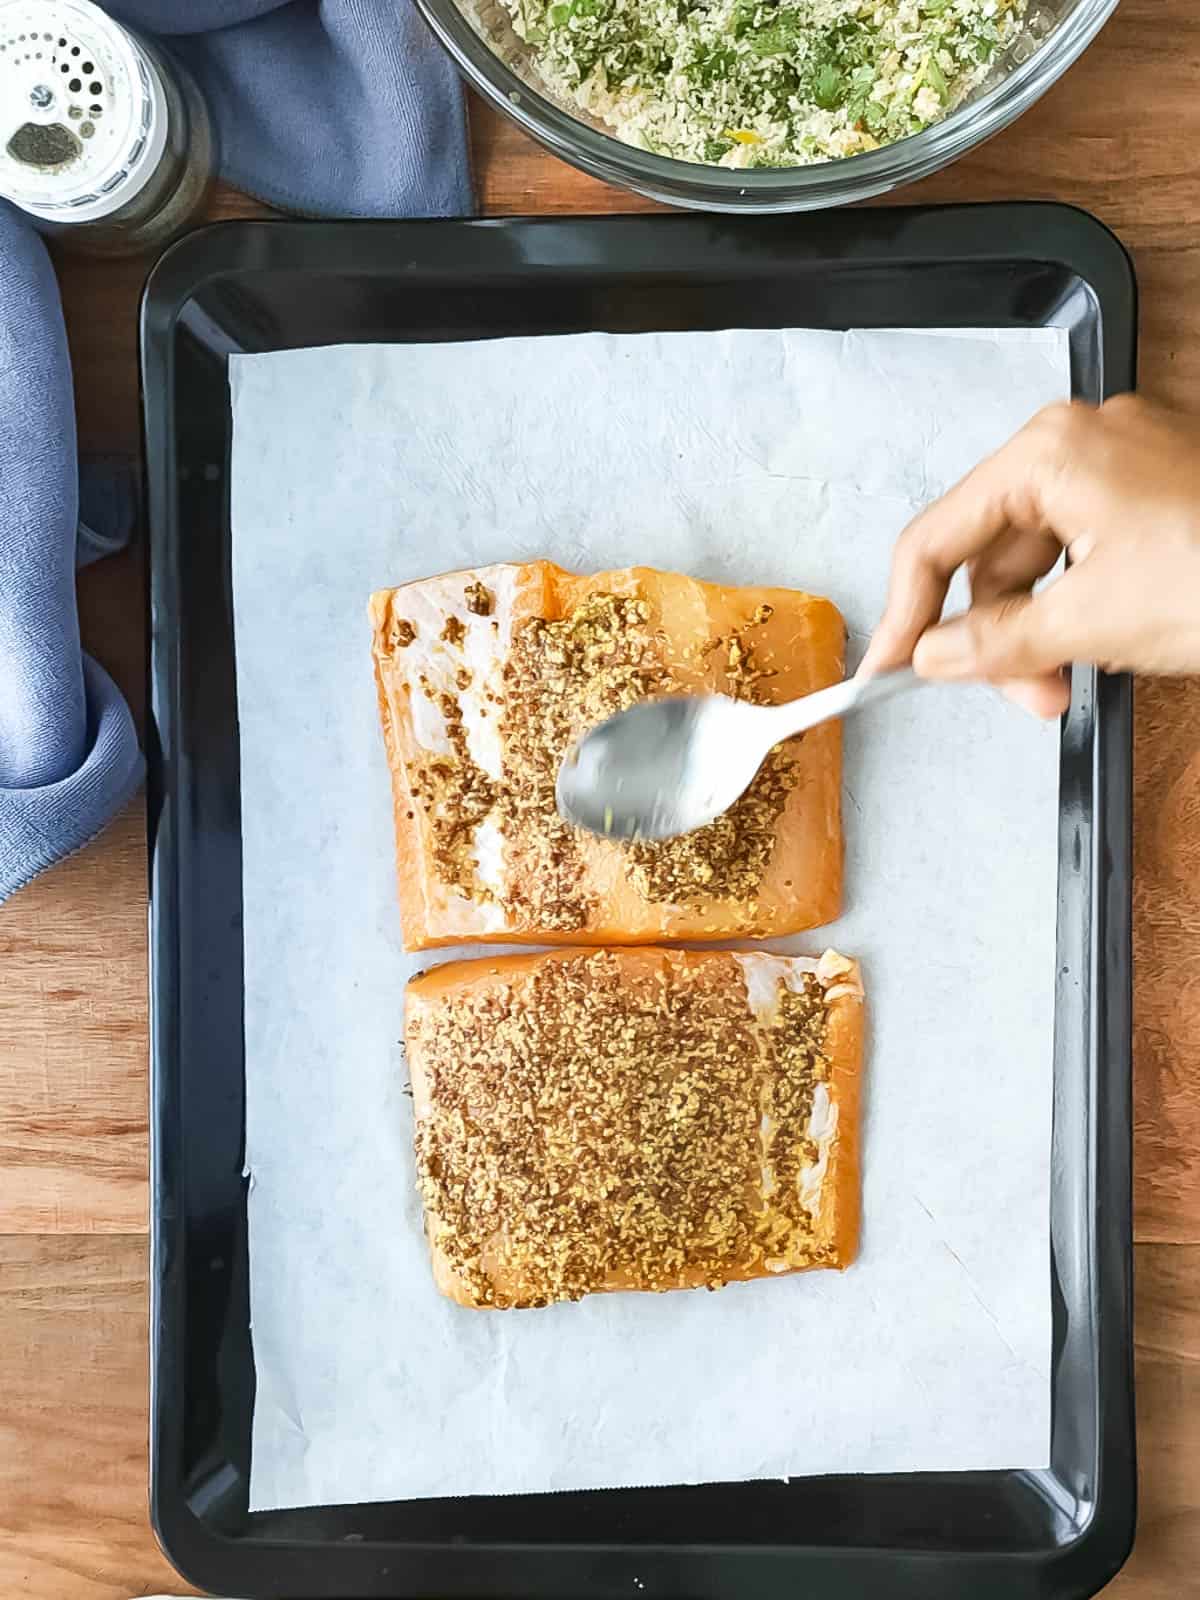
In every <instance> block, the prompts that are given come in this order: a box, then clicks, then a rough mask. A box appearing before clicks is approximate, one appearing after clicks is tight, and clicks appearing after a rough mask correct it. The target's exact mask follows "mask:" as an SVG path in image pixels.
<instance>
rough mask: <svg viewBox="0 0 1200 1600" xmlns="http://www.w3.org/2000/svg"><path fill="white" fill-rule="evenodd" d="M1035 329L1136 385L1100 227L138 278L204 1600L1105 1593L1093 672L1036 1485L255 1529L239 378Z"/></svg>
mask: <svg viewBox="0 0 1200 1600" xmlns="http://www.w3.org/2000/svg"><path fill="white" fill-rule="evenodd" d="M1047 324H1054V325H1057V326H1061V327H1065V328H1066V329H1068V330H1069V336H1070V349H1071V373H1072V387H1073V390H1074V393H1075V394H1076V395H1077V396H1079V397H1082V398H1084V399H1086V400H1092V401H1097V400H1100V399H1101V398H1102V397H1104V396H1106V395H1109V394H1112V393H1115V392H1118V391H1121V390H1127V389H1130V388H1132V387H1133V383H1134V363H1135V339H1136V287H1135V279H1134V275H1133V270H1132V267H1131V265H1130V262H1129V260H1128V258H1127V256H1126V254H1125V252H1124V251H1123V249H1122V248H1121V246H1120V245H1119V244H1118V242H1117V241H1116V240H1115V239H1114V237H1113V236H1112V234H1110V233H1109V232H1108V231H1107V230H1106V229H1105V228H1103V227H1102V226H1101V225H1100V224H1099V223H1098V222H1096V221H1095V220H1094V219H1092V218H1091V217H1089V216H1087V215H1085V214H1084V213H1082V212H1079V211H1075V210H1071V209H1069V208H1065V207H1060V206H1053V205H1002V206H972V207H952V208H948V209H917V210H913V209H881V210H872V211H852V212H841V213H837V214H826V215H822V216H814V215H809V216H806V217H803V218H784V219H762V220H751V221H732V220H727V219H716V218H707V217H661V218H659V217H655V218H649V217H640V218H611V219H603V220H601V219H561V220H539V221H524V220H514V221H505V222H440V221H439V222H397V223H345V224H343V223H257V222H256V223H236V224H226V225H225V226H221V227H216V228H211V229H208V230H205V231H203V232H201V233H197V234H194V235H192V236H190V237H189V238H187V239H185V240H184V241H183V242H182V243H181V244H178V245H176V246H175V247H174V248H173V249H172V250H170V251H169V252H168V253H167V255H166V256H165V257H164V258H163V260H162V261H161V262H160V263H159V265H158V266H157V267H156V269H155V271H154V273H153V275H152V276H151V279H150V281H149V284H148V287H147V290H146V296H145V302H144V307H143V314H142V363H143V385H144V400H145V438H146V457H147V467H148V473H147V483H148V500H149V522H150V552H151V555H150V578H149V589H150V612H151V623H152V627H151V663H150V667H151V703H152V711H153V717H152V723H151V728H150V733H149V741H150V774H151V776H150V798H151V804H150V879H151V905H150V914H151V960H152V985H151V987H152V1026H151V1035H152V1053H153V1062H152V1086H153V1140H152V1190H153V1198H152V1207H153V1217H152V1236H153V1237H152V1242H153V1273H152V1333H153V1337H152V1382H151V1390H152V1450H151V1456H152V1497H153V1512H154V1521H155V1526H156V1528H157V1530H158V1533H159V1537H160V1539H161V1540H162V1543H163V1545H164V1547H165V1549H166V1551H167V1553H168V1554H169V1555H170V1557H171V1559H172V1560H173V1561H174V1562H175V1563H176V1565H177V1566H178V1567H179V1568H180V1569H181V1570H182V1572H183V1573H184V1574H185V1575H186V1576H187V1577H188V1578H189V1579H191V1580H192V1581H193V1582H194V1583H196V1584H197V1585H200V1586H206V1587H208V1588H211V1589H214V1590H218V1591H220V1592H221V1593H224V1594H239V1595H246V1596H251V1595H253V1596H291V1597H297V1600H308V1597H316V1596H362V1597H367V1596H384V1595H393V1596H401V1595H403V1596H419V1597H433V1596H440V1597H445V1600H452V1597H457V1596H495V1597H508V1596H512V1597H514V1600H517V1597H520V1600H534V1597H542V1596H546V1597H549V1596H556V1597H559V1596H562V1597H567V1596H570V1597H576V1596H578V1597H589V1600H590V1597H609V1596H611V1597H620V1600H642V1597H644V1600H653V1597H656V1596H659V1597H714V1600H715V1597H721V1600H725V1597H729V1600H734V1597H736V1600H760V1597H761V1600H776V1597H778V1600H782V1597H784V1596H789V1597H790V1596H799V1595H803V1596H805V1597H809V1600H832V1597H834V1596H837V1597H840V1600H876V1597H878V1600H885V1597H886V1600H909V1597H912V1600H916V1597H920V1600H936V1597H942V1596H960V1595H963V1596H968V1595H969V1596H972V1597H975V1600H1033V1597H1051V1596H1053V1597H1067V1596H1084V1595H1090V1594H1093V1593H1094V1592H1095V1591H1096V1590H1097V1589H1099V1588H1100V1587H1101V1586H1102V1585H1103V1584H1104V1582H1105V1581H1106V1580H1107V1579H1108V1578H1109V1577H1110V1576H1111V1575H1112V1574H1113V1573H1114V1572H1115V1571H1116V1570H1117V1569H1118V1567H1119V1566H1120V1565H1121V1563H1122V1561H1123V1560H1124V1558H1125V1556H1126V1554H1127V1552H1128V1550H1129V1547H1130V1544H1131V1541H1132V1537H1133V1528H1134V1516H1135V1511H1134V1501H1135V1470H1134V1429H1133V1378H1132V1359H1131V1259H1132V1245H1131V1207H1130V1164H1131V1163H1130V1144H1131V1122H1132V1119H1131V1108H1130V812H1131V800H1130V783H1131V716H1132V697H1131V689H1130V685H1129V682H1128V681H1127V680H1126V679H1124V678H1112V677H1104V676H1099V677H1098V676H1097V675H1096V674H1094V673H1092V672H1090V671H1080V672H1077V673H1076V674H1075V680H1074V693H1073V702H1072V709H1071V712H1070V714H1069V716H1068V717H1067V719H1066V720H1065V722H1064V725H1063V741H1062V776H1061V827H1060V878H1059V883H1060V888H1059V917H1058V986H1057V999H1056V1024H1055V1051H1054V1074H1055V1089H1054V1162H1053V1190H1052V1218H1051V1236H1052V1248H1051V1256H1052V1259H1051V1260H1050V1261H1049V1262H1048V1263H1047V1266H1048V1269H1049V1273H1048V1275H1049V1287H1050V1290H1051V1293H1052V1296H1053V1328H1054V1335H1053V1379H1052V1381H1053V1440H1052V1461H1053V1465H1052V1467H1051V1469H1050V1470H1048V1471H1044V1472H1032V1471H1026V1472H1017V1471H1013V1472H986V1473H956V1474H921V1475H909V1476H894V1477H874V1476H866V1477H838V1478H833V1477H825V1478H808V1479H798V1480H793V1481H791V1482H790V1483H777V1482H771V1483H743V1484H716V1485H707V1486H701V1487H688V1488H664V1489H644V1490H620V1491H607V1492H587V1493H574V1494H558V1495H546V1496H537V1495H526V1496H520V1497H509V1498H491V1499H485V1498H475V1499H453V1500H439V1501H410V1502H404V1503H388V1504H376V1505H365V1506H326V1507H323V1508H320V1509H315V1510H302V1511H285V1512H270V1513H255V1514H253V1515H250V1514H248V1512H247V1482H248V1468H249V1452H250V1416H251V1404H252V1397H253V1393H254V1360H253V1354H252V1348H251V1339H250V1329H249V1313H248V1294H247V1270H246V1181H245V1179H244V1177H243V1091H244V1076H243V1038H242V942H241V912H242V907H241V839H240V803H239V777H238V774H239V754H238V725H237V706H236V698H235V677H234V648H233V630H232V620H231V602H230V543H229V541H230V535H229V496H228V464H229V448H230V409H229V399H228V389H227V358H228V356H229V354H230V353H231V352H234V351H243V350H245V351H262V350H278V349H288V348H293V347H297V346H310V345H321V344H329V343H343V342H347V341H350V342H353V341H390V342H395V343H405V342H412V341H428V340H439V339H483V338H494V337H497V336H500V335H507V334H557V333H573V332H577V331H580V330H587V329H604V330H608V331H611V332H638V331H645V330H650V329H671V328H683V329H691V328H725V327H794V326H807V327H818V328H846V327H852V326H853V327H895V326H903V327H931V328H938V327H970V326H984V327H996V326H1000V327H1012V326H1017V327H1038V326H1044V325H1047ZM881 425H882V426H886V425H887V424H886V418H883V419H882V422H881ZM552 553H553V552H551V554H552ZM437 562H438V557H437V552H436V551H434V552H431V554H430V566H431V568H434V569H435V568H436V567H437ZM314 781H315V780H314ZM280 892H281V893H286V885H284V886H281V890H280ZM281 959H286V952H281ZM868 1221H869V1219H868ZM998 1221H1000V1225H1002V1219H998ZM914 1287H916V1286H914ZM397 1336H398V1337H402V1336H403V1330H402V1329H401V1328H398V1329H397ZM799 1359H800V1353H799V1352H798V1360H799ZM396 1449H397V1450H404V1449H405V1441H404V1439H403V1438H398V1439H397V1440H396Z"/></svg>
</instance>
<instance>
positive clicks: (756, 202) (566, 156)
mask: <svg viewBox="0 0 1200 1600" xmlns="http://www.w3.org/2000/svg"><path fill="white" fill-rule="evenodd" d="M417 4H418V6H419V7H420V9H421V11H422V12H423V14H424V16H425V19H426V21H427V22H428V23H429V25H430V27H431V28H432V29H433V31H434V33H435V34H436V35H437V36H438V38H439V39H440V40H441V42H442V44H443V45H445V47H446V49H447V50H449V52H450V54H451V55H452V56H453V57H454V59H455V61H456V62H457V63H458V66H459V68H460V70H461V71H462V73H463V75H464V76H465V77H466V79H467V81H468V82H469V83H470V84H471V85H472V87H473V88H475V89H476V90H478V92H479V93H480V94H481V95H482V96H483V97H484V99H485V100H488V101H490V102H491V104H492V105H494V106H496V107H498V108H499V109H500V110H501V111H503V112H505V113H506V114H507V115H508V116H510V117H511V118H512V120H513V121H514V122H516V123H517V124H518V125H519V126H520V127H522V128H524V130H525V132H526V133H528V134H531V135H532V136H533V137H534V138H535V139H537V140H538V141H539V142H540V143H541V144H543V145H545V146H546V147H547V148H548V149H549V150H552V151H553V152H554V154H555V155H557V156H560V157H561V158H562V159H563V160H564V161H569V162H570V163H571V165H572V166H575V167H579V168H580V169H581V170H582V171H584V172H588V173H591V175H592V176H593V177H596V178H601V179H603V180H604V181H605V182H606V183H613V184H617V185H618V186H619V187H621V188H625V189H632V190H633V191H634V192H635V193H637V194H642V195H646V196H648V197H649V198H650V199H652V200H661V201H664V202H666V203H667V204H668V205H675V206H685V207H690V208H692V209H694V210H702V211H733V212H765V211H811V210H816V209H818V208H820V207H823V206H839V205H845V204H847V203H848V202H849V201H852V200H865V199H868V198H869V197H870V196H871V195H878V194H886V193H887V192H888V191H889V190H890V189H895V188H897V187H899V186H900V185H901V184H905V183H912V182H914V181H915V180H916V179H918V178H924V177H927V176H928V175H929V173H931V172H936V171H937V170H938V169H939V168H940V167H944V166H947V165H948V164H949V163H950V162H951V161H956V160H957V159H958V157H959V156H961V155H964V154H965V153H966V152H967V151H968V150H971V149H973V148H974V147H975V146H976V145H978V144H982V143H983V141H984V140H985V139H990V138H991V137H992V135H993V134H995V133H999V132H1000V130H1001V129H1002V128H1006V127H1007V126H1008V124H1009V123H1010V122H1013V121H1015V120H1016V118H1017V117H1019V116H1020V115H1021V113H1022V112H1023V111H1025V110H1027V109H1028V108H1029V107H1030V106H1031V105H1033V103H1034V101H1035V100H1038V99H1040V98H1041V96H1042V95H1043V94H1045V92H1046V90H1047V89H1049V88H1050V86H1051V84H1053V83H1054V82H1056V80H1057V79H1058V78H1060V77H1061V76H1062V74H1063V73H1064V72H1065V71H1066V70H1067V68H1068V67H1069V66H1070V65H1071V64H1072V62H1074V61H1075V60H1076V59H1077V58H1078V57H1079V56H1080V55H1082V53H1083V51H1084V50H1085V49H1086V48H1087V46H1088V45H1089V44H1090V43H1091V41H1092V40H1093V39H1094V38H1095V36H1096V34H1097V33H1099V31H1100V29H1101V28H1102V27H1103V25H1104V23H1105V22H1106V21H1107V20H1108V18H1109V16H1110V15H1111V14H1112V12H1113V11H1114V10H1115V9H1116V5H1117V0H1030V5H1029V11H1028V13H1027V15H1026V17H1025V19H1024V26H1023V30H1022V32H1021V34H1020V36H1019V37H1018V38H1017V39H1016V40H1015V41H1014V43H1013V44H1012V45H1010V47H1009V49H1008V50H1007V51H1006V52H1005V55H1004V58H1003V59H1002V60H1001V61H999V62H998V64H997V67H996V70H995V71H994V72H993V73H992V74H991V76H990V77H989V79H988V80H987V82H986V83H985V84H983V85H982V86H981V88H980V89H978V90H977V91H976V92H975V94H974V95H973V96H972V97H971V98H970V99H968V100H967V101H965V102H964V103H963V104H962V105H960V106H959V107H958V108H957V109H956V110H955V111H953V112H951V113H950V115H949V116H948V117H946V118H945V119H944V120H943V121H941V122H937V123H934V124H933V125H932V126H931V127H928V128H926V129H924V130H923V131H922V132H921V133H917V134H914V135H912V136H911V137H910V138H907V139H900V140H898V141H897V142H896V143H894V144H889V145H883V146H881V147H880V148H879V149H878V150H872V151H869V152H868V153H866V154H863V155H854V156H844V157H842V158H841V159H840V160H833V161H823V162H820V163H818V164H815V165H813V166H807V167H783V168H764V169H753V168H749V169H747V168H741V169H730V168H726V167H718V166H706V165H701V164H699V163H694V162H690V161H679V160H675V159H673V158H671V157H669V156H659V155H652V154H650V153H649V152H648V151H646V150H641V149H638V148H637V147H636V146H634V145H629V144H625V143H624V142H623V141H622V140H620V139H618V138H617V137H616V136H615V135H614V134H613V133H611V132H610V131H608V130H607V129H606V128H605V127H604V125H603V124H602V123H600V122H598V121H596V120H595V119H594V118H591V117H589V116H588V115H587V114H586V113H584V112H582V111H579V110H578V109H575V108H568V107H567V106H566V105H565V104H563V103H562V102H561V101H558V100H556V99H555V98H554V96H553V95H552V94H551V92H550V91H549V90H548V89H547V88H546V86H545V84H544V83H543V82H542V81H541V78H540V75H539V73H538V69H537V66H536V64H535V63H534V62H533V60H532V59H531V57H530V53H529V50H528V47H527V46H526V45H525V43H524V41H523V40H521V39H520V38H518V37H517V35H516V34H515V33H514V32H513V29H512V27H511V25H510V21H509V16H508V13H507V11H506V10H505V9H504V7H503V5H502V4H501V3H500V0H417Z"/></svg>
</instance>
